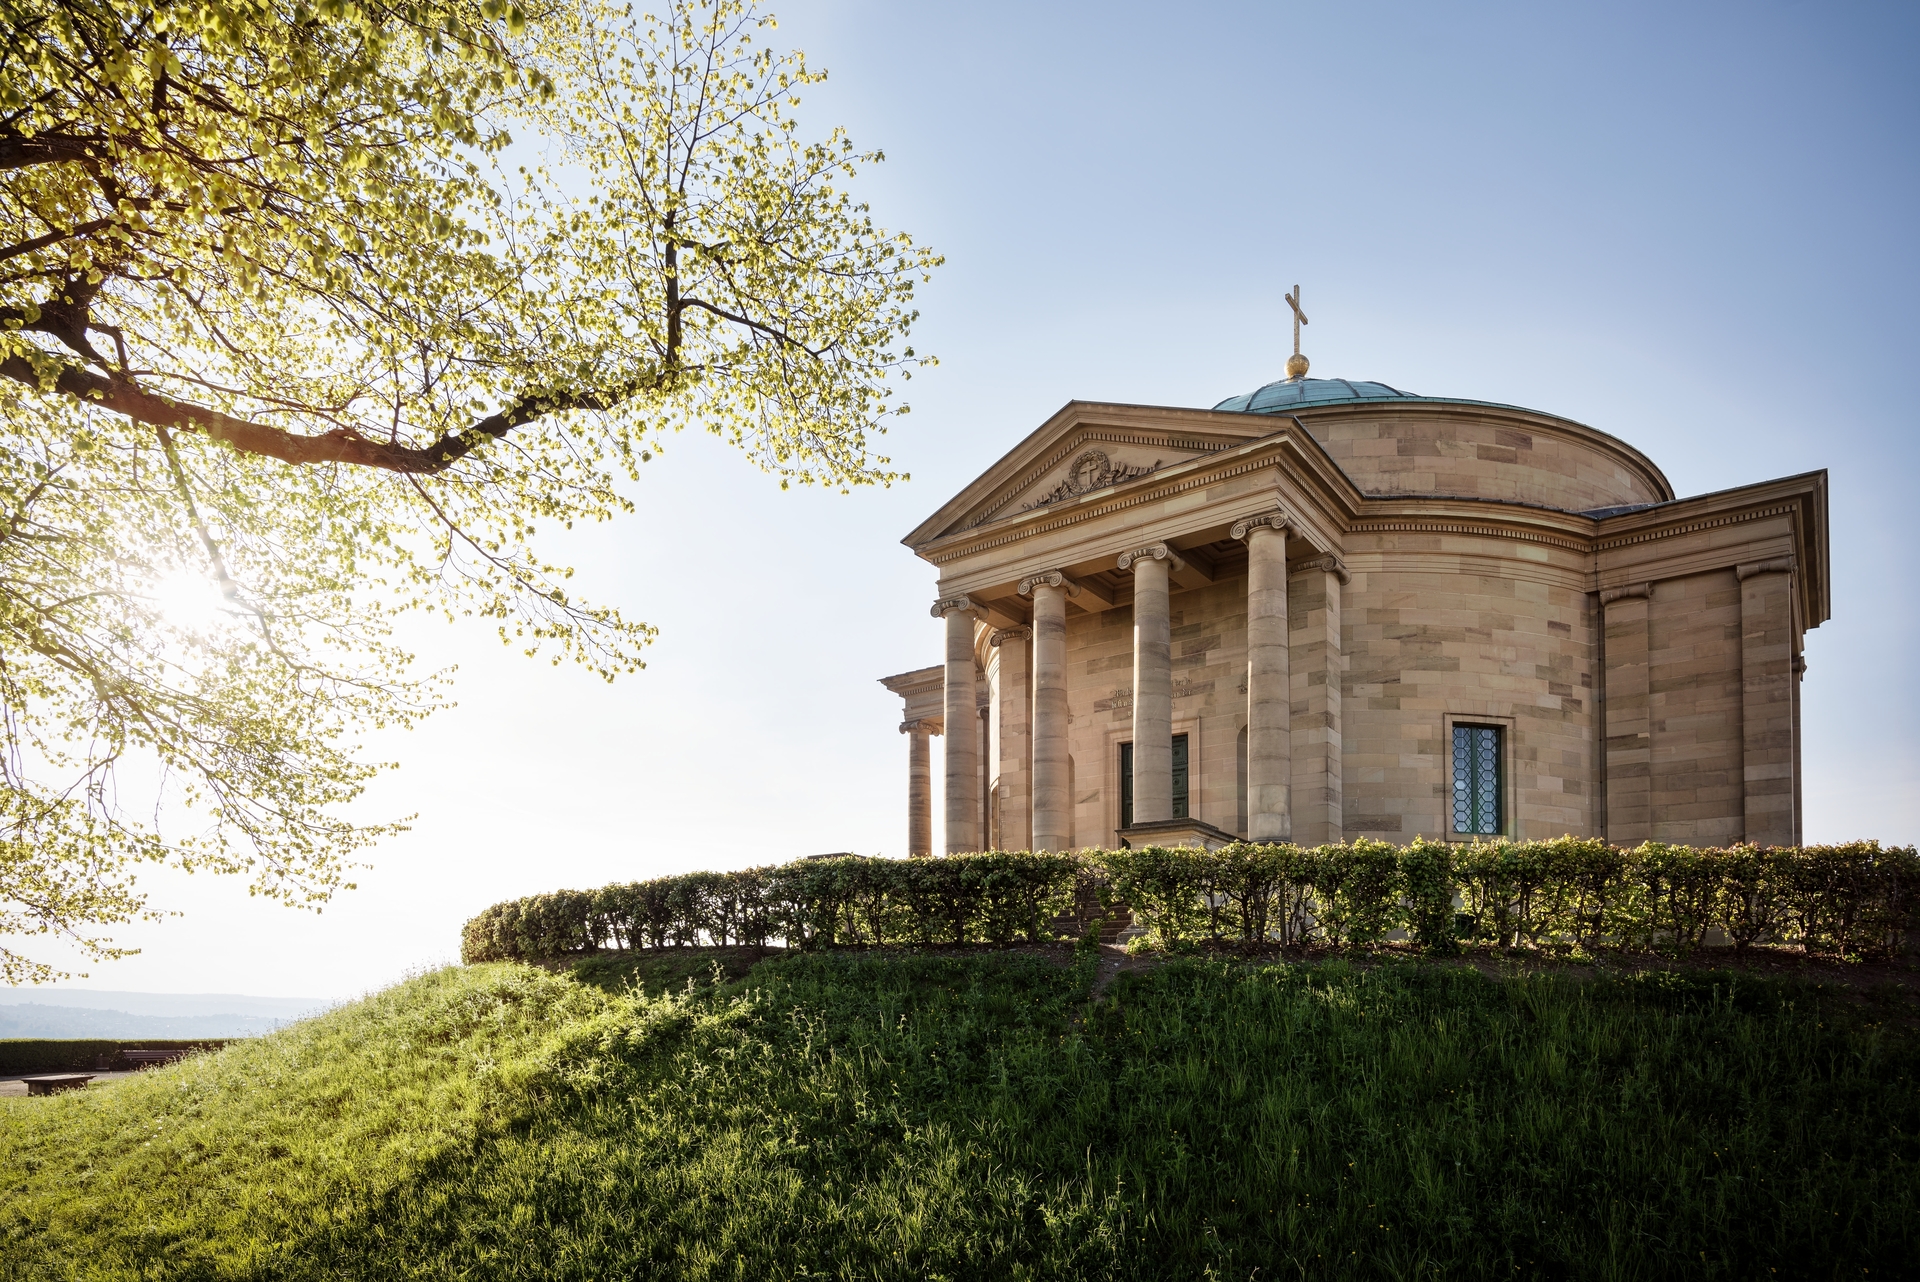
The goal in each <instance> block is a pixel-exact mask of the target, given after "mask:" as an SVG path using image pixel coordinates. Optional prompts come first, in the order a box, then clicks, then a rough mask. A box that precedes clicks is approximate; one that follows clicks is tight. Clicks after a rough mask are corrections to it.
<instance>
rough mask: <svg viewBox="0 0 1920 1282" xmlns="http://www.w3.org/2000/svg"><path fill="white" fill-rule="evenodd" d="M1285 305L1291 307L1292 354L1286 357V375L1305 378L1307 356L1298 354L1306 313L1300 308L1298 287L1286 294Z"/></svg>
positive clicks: (1305, 322)
mask: <svg viewBox="0 0 1920 1282" xmlns="http://www.w3.org/2000/svg"><path fill="white" fill-rule="evenodd" d="M1287 306H1289V307H1291V308H1293V355H1292V356H1289V357H1288V358H1287V377H1288V378H1305V377H1306V376H1307V358H1306V357H1304V356H1302V355H1301V354H1300V327H1301V326H1302V325H1305V324H1307V323H1308V322H1307V314H1306V313H1305V312H1303V311H1301V310H1300V287H1299V286H1298V285H1295V286H1294V287H1293V292H1292V293H1291V294H1288V295H1287Z"/></svg>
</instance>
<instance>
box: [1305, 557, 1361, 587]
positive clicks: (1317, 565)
mask: <svg viewBox="0 0 1920 1282" xmlns="http://www.w3.org/2000/svg"><path fill="white" fill-rule="evenodd" d="M1291 568H1292V570H1293V572H1294V573H1295V574H1299V573H1301V572H1303V571H1306V570H1325V571H1326V572H1327V573H1328V574H1331V575H1333V577H1334V578H1336V579H1339V580H1340V586H1341V587H1345V586H1346V585H1347V584H1349V583H1351V582H1353V576H1352V575H1351V574H1348V573H1347V567H1346V566H1345V565H1343V564H1341V562H1340V558H1339V557H1337V556H1335V555H1333V553H1331V552H1329V553H1327V555H1325V556H1318V557H1315V558H1314V559H1313V560H1311V561H1302V562H1300V563H1299V564H1298V565H1295V566H1293V567H1291Z"/></svg>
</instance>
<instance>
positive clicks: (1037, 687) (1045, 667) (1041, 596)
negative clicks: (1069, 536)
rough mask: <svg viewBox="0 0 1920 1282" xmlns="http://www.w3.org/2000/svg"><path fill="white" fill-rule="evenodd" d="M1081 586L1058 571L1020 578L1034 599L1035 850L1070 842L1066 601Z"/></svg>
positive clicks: (1063, 847) (1023, 593)
mask: <svg viewBox="0 0 1920 1282" xmlns="http://www.w3.org/2000/svg"><path fill="white" fill-rule="evenodd" d="M1078 591H1079V587H1078V585H1077V584H1075V583H1074V582H1073V581H1072V580H1071V579H1069V578H1067V576H1066V575H1064V574H1062V573H1060V572H1059V571H1058V570H1049V571H1047V572H1046V573H1044V574H1037V575H1034V576H1032V577H1031V578H1027V579H1023V580H1021V583H1020V595H1021V596H1025V597H1031V598H1032V599H1033V830H1032V840H1033V849H1035V850H1066V849H1068V848H1069V847H1070V846H1071V845H1072V843H1073V790H1072V783H1071V781H1070V780H1069V779H1068V777H1067V775H1068V768H1069V766H1068V759H1067V715H1068V714H1067V598H1068V597H1069V596H1071V595H1074V594H1076V593H1078Z"/></svg>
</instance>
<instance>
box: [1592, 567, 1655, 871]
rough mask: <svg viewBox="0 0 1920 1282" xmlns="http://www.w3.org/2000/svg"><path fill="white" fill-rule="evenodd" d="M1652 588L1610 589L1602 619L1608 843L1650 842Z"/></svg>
mask: <svg viewBox="0 0 1920 1282" xmlns="http://www.w3.org/2000/svg"><path fill="white" fill-rule="evenodd" d="M1652 597H1653V585H1652V584H1651V583H1635V584H1631V585H1629V586H1627V587H1623V588H1608V589H1607V590H1606V591H1604V592H1602V593H1601V594H1600V609H1601V611H1602V613H1603V615H1604V622H1603V624H1602V627H1603V628H1604V629H1605V641H1604V645H1605V651H1606V675H1605V678H1604V680H1603V683H1602V685H1601V694H1602V696H1603V697H1604V699H1605V700H1606V702H1605V703H1604V704H1603V705H1602V707H1603V708H1604V709H1605V716H1604V718H1603V719H1604V721H1605V726H1604V728H1603V730H1602V735H1603V738H1604V740H1605V742H1604V744H1603V745H1602V747H1603V749H1604V751H1605V752H1606V754H1607V831H1606V838H1607V840H1608V841H1610V842H1612V843H1613V844H1614V845H1616V846H1637V845H1639V844H1640V843H1641V842H1643V841H1649V840H1651V839H1652V837H1653V703H1652V699H1651V692H1652V687H1651V685H1650V684H1649V670H1648V661H1649V659H1650V657H1651V656H1650V655H1649V654H1648V638H1647V611H1648V602H1649V601H1650V600H1651V599H1652Z"/></svg>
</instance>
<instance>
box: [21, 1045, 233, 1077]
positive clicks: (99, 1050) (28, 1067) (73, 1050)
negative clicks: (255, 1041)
mask: <svg viewBox="0 0 1920 1282" xmlns="http://www.w3.org/2000/svg"><path fill="white" fill-rule="evenodd" d="M233 1040H234V1039H233V1038H231V1037H194V1038H188V1039H186V1040H184V1041H182V1040H181V1039H179V1038H177V1037H175V1038H165V1037H161V1038H155V1037H135V1038H125V1037H0V1073H62V1072H82V1073H84V1072H86V1071H87V1070H89V1069H94V1070H105V1069H113V1068H126V1067H128V1064H127V1062H126V1061H125V1060H123V1059H121V1058H120V1052H121V1051H179V1050H193V1051H217V1050H219V1049H220V1048H221V1047H222V1046H225V1045H226V1044H227V1043H228V1042H231V1041H233Z"/></svg>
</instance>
